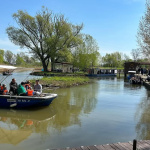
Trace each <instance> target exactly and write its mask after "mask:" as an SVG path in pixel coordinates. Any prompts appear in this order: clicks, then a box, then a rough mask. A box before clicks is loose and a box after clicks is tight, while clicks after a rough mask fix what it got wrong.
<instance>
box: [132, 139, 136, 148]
mask: <svg viewBox="0 0 150 150" xmlns="http://www.w3.org/2000/svg"><path fill="white" fill-rule="evenodd" d="M136 145H137V141H136V140H135V139H134V140H133V150H136Z"/></svg>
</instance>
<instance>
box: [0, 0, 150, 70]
mask: <svg viewBox="0 0 150 150" xmlns="http://www.w3.org/2000/svg"><path fill="white" fill-rule="evenodd" d="M146 6H147V11H146V14H145V17H143V18H142V19H141V21H140V25H139V31H138V36H137V37H138V43H139V45H140V48H138V49H133V50H132V52H131V55H132V56H133V60H132V59H130V57H129V56H127V55H126V54H123V53H120V52H118V51H116V52H114V53H111V54H106V55H105V56H103V57H102V56H101V55H100V53H99V47H98V44H97V42H96V40H95V39H94V38H93V37H92V36H91V35H88V34H84V33H82V32H81V31H82V29H83V23H81V24H79V25H74V24H72V23H71V22H69V21H68V20H67V19H66V18H65V17H64V15H62V14H54V13H53V12H52V11H51V10H49V9H48V8H45V7H42V9H41V10H40V11H38V12H37V13H36V15H35V16H31V15H30V14H28V12H26V11H22V10H18V12H17V13H14V14H13V19H14V20H15V21H16V23H17V25H16V26H9V27H8V28H7V29H6V32H7V34H8V37H9V39H10V40H11V41H12V42H13V43H14V44H15V45H18V46H20V48H25V49H28V51H29V55H28V54H25V53H24V52H21V53H18V54H16V55H15V54H13V53H12V52H11V51H10V50H7V51H4V50H0V58H1V59H0V63H4V62H5V63H8V64H15V65H21V66H25V65H29V66H30V65H33V66H34V65H41V66H42V67H43V69H44V71H48V68H51V70H52V71H53V70H54V63H55V62H69V63H71V64H73V66H74V67H78V68H80V69H81V70H85V69H87V68H89V67H94V66H104V67H123V65H124V62H125V61H145V60H146V61H147V60H148V57H149V56H150V55H149V54H150V52H149V51H150V50H149V47H150V42H149V41H150V34H149V33H150V31H149V30H150V28H149V26H150V23H149V22H150V21H149V20H150V19H149V18H150V11H149V10H150V4H149V3H148V1H147V3H146ZM141 54H143V55H145V57H143V58H144V59H141V57H140V55H141ZM50 66H51V67H50Z"/></svg>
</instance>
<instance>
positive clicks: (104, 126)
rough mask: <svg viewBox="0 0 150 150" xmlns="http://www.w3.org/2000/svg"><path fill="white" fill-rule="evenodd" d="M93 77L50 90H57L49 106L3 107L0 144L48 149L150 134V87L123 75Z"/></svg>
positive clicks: (112, 141)
mask: <svg viewBox="0 0 150 150" xmlns="http://www.w3.org/2000/svg"><path fill="white" fill-rule="evenodd" d="M19 77H20V76H19ZM16 79H17V77H16ZM93 81H94V82H93V83H91V84H87V85H81V86H76V87H71V88H62V89H57V90H50V91H49V90H46V91H45V92H54V93H57V94H58V97H57V98H56V99H55V100H54V101H53V103H52V104H51V105H50V106H48V107H44V108H41V109H30V110H8V109H1V110H0V149H5V150H10V149H11V150H16V149H19V150H25V149H29V150H30V149H32V150H47V149H53V148H65V147H78V146H81V145H85V146H86V145H95V144H96V145H100V144H107V143H115V142H128V141H132V140H133V139H135V138H136V139H142V140H145V139H150V117H149V116H150V91H149V90H147V89H146V88H145V87H144V86H140V85H130V84H129V83H126V82H124V80H123V79H117V78H101V79H95V80H93Z"/></svg>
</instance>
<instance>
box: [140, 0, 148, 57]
mask: <svg viewBox="0 0 150 150" xmlns="http://www.w3.org/2000/svg"><path fill="white" fill-rule="evenodd" d="M149 33H150V1H149V0H146V11H145V14H144V16H143V17H142V19H141V20H140V22H139V29H138V33H137V41H138V44H139V47H140V51H141V53H142V54H143V55H144V56H145V57H146V58H150V49H149V47H150V34H149Z"/></svg>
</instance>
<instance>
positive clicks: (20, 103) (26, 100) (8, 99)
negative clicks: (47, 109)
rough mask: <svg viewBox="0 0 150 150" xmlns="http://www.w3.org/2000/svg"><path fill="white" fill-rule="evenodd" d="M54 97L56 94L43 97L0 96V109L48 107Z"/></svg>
mask: <svg viewBox="0 0 150 150" xmlns="http://www.w3.org/2000/svg"><path fill="white" fill-rule="evenodd" d="M56 97H57V94H49V95H48V96H45V97H32V96H10V95H0V107H1V108H29V107H41V106H48V105H50V103H51V102H52V101H53V100H54V98H56Z"/></svg>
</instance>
